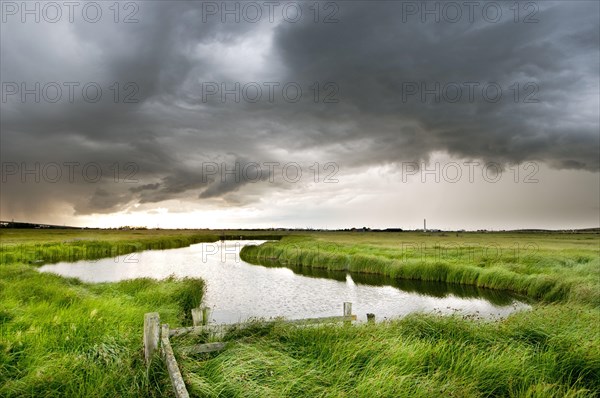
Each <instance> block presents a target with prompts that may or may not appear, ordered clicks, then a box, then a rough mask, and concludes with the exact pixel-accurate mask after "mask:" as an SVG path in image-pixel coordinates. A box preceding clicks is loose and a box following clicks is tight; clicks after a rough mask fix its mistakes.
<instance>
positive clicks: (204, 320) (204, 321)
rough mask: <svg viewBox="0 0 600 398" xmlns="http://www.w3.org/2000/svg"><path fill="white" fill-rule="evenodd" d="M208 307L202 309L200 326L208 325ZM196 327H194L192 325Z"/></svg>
mask: <svg viewBox="0 0 600 398" xmlns="http://www.w3.org/2000/svg"><path fill="white" fill-rule="evenodd" d="M210 312H211V311H210V307H204V308H202V325H203V326H206V325H208V324H209V323H210ZM194 326H196V325H194Z"/></svg>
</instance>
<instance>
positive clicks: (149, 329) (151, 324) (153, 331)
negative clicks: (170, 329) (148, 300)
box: [144, 312, 160, 365]
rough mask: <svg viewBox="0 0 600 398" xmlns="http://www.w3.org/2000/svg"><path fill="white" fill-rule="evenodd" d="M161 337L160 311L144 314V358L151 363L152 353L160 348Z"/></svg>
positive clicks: (147, 362) (148, 363)
mask: <svg viewBox="0 0 600 398" xmlns="http://www.w3.org/2000/svg"><path fill="white" fill-rule="evenodd" d="M159 339H160V316H159V315H158V312H148V313H146V314H144V360H145V361H146V364H147V365H150V360H151V359H152V354H154V351H156V349H157V348H158V341H159Z"/></svg>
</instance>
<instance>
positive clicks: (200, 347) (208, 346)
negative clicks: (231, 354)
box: [181, 342, 225, 354]
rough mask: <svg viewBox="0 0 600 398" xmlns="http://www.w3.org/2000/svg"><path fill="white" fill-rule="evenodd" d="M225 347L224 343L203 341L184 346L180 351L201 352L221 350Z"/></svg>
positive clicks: (187, 352)
mask: <svg viewBox="0 0 600 398" xmlns="http://www.w3.org/2000/svg"><path fill="white" fill-rule="evenodd" d="M224 348H225V343H220V342H219V343H205V344H197V345H194V346H191V347H184V348H182V349H181V352H183V353H185V354H203V353H209V352H215V351H221V350H222V349H224Z"/></svg>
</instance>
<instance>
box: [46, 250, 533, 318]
mask: <svg viewBox="0 0 600 398" xmlns="http://www.w3.org/2000/svg"><path fill="white" fill-rule="evenodd" d="M262 242H263V241H225V242H215V243H199V244H195V245H192V246H189V247H185V248H180V249H171V250H149V251H144V252H139V253H132V254H128V255H124V256H118V257H114V258H105V259H101V260H95V261H89V260H86V261H78V262H71V263H69V262H61V263H57V264H48V265H45V266H43V267H41V268H40V271H42V272H53V273H56V274H59V275H63V276H68V277H76V278H79V279H81V280H83V281H86V282H115V281H120V280H124V279H132V278H141V277H150V278H156V279H163V278H166V277H168V276H170V275H175V276H177V277H200V278H202V279H204V281H205V282H206V286H207V288H206V295H205V297H204V305H207V306H210V307H211V308H212V309H213V311H212V318H213V319H212V320H213V321H215V322H217V323H233V322H238V321H242V320H246V319H248V318H254V317H258V318H271V317H277V316H282V317H286V318H289V319H297V318H310V317H321V316H333V315H342V305H343V304H342V303H343V302H345V301H349V302H352V304H353V313H355V314H357V315H358V319H359V320H362V321H364V320H366V314H367V313H373V314H375V316H376V319H377V320H383V319H390V318H397V317H402V316H405V315H407V314H410V313H413V312H436V313H442V314H452V313H459V314H461V315H465V316H472V317H482V318H498V317H506V316H507V315H509V314H510V313H512V312H514V311H519V310H525V309H528V308H530V306H529V304H527V303H526V302H524V301H523V299H522V298H519V297H517V296H514V295H512V294H509V293H506V292H498V291H492V290H487V289H478V288H474V287H465V286H458V285H448V284H441V283H425V282H415V281H396V280H394V279H391V278H386V277H381V276H374V275H364V274H350V273H346V272H328V271H323V270H315V269H306V268H303V269H291V268H282V267H265V266H261V265H253V264H249V263H247V262H245V261H242V260H241V259H240V257H239V252H240V249H241V248H242V247H243V246H244V245H247V244H260V243H262Z"/></svg>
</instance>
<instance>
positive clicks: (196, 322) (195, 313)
mask: <svg viewBox="0 0 600 398" xmlns="http://www.w3.org/2000/svg"><path fill="white" fill-rule="evenodd" d="M202 317H203V311H202V308H192V325H193V326H200V325H202V324H203V321H202Z"/></svg>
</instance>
